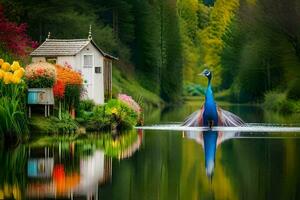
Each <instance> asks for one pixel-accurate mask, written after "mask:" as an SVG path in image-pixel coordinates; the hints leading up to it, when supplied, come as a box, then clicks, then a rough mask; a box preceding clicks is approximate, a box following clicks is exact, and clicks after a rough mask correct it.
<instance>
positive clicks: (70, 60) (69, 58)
mask: <svg viewBox="0 0 300 200" xmlns="http://www.w3.org/2000/svg"><path fill="white" fill-rule="evenodd" d="M56 63H57V64H59V65H62V66H65V63H68V64H69V65H71V66H72V68H73V69H75V70H76V71H78V70H79V69H78V67H79V66H77V65H78V64H77V63H76V60H75V56H58V57H57V60H56Z"/></svg>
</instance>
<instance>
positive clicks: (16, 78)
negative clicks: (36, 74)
mask: <svg viewBox="0 0 300 200" xmlns="http://www.w3.org/2000/svg"><path fill="white" fill-rule="evenodd" d="M10 81H11V82H12V83H14V84H19V83H20V82H21V79H20V78H19V77H17V76H15V75H13V77H11V79H10Z"/></svg>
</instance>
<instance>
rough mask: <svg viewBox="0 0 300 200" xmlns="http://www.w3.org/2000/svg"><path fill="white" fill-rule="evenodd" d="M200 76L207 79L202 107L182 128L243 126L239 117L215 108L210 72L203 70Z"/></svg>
mask: <svg viewBox="0 0 300 200" xmlns="http://www.w3.org/2000/svg"><path fill="white" fill-rule="evenodd" d="M200 75H203V76H205V77H206V78H207V79H208V84H207V88H206V92H205V102H204V105H203V106H202V108H201V109H200V110H198V111H196V112H194V113H192V114H191V115H190V116H189V117H188V118H187V119H186V120H185V121H184V122H183V124H182V126H189V127H199V126H203V127H209V128H212V127H213V126H245V123H244V122H243V120H242V119H241V118H240V117H238V116H236V115H235V114H233V113H231V112H229V111H226V110H223V109H221V108H220V107H218V106H217V104H216V102H215V100H214V94H213V90H212V87H211V80H212V72H211V71H209V70H207V69H205V70H204V71H203V72H202V73H201V74H200Z"/></svg>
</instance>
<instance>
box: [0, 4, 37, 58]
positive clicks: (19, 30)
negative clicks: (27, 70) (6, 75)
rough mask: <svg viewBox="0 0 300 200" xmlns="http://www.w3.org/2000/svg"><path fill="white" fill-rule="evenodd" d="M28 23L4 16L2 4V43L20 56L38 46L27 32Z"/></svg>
mask: <svg viewBox="0 0 300 200" xmlns="http://www.w3.org/2000/svg"><path fill="white" fill-rule="evenodd" d="M26 28H27V25H26V24H25V23H22V24H20V25H18V24H16V23H14V22H10V21H8V20H7V19H6V17H5V16H4V9H3V7H2V6H1V5H0V45H1V47H4V48H5V49H7V50H8V51H10V52H11V53H13V54H15V55H18V56H26V55H27V54H28V53H29V52H30V50H31V49H33V48H35V47H36V46H37V43H36V42H34V41H32V40H31V38H30V37H29V36H28V35H27V34H26Z"/></svg>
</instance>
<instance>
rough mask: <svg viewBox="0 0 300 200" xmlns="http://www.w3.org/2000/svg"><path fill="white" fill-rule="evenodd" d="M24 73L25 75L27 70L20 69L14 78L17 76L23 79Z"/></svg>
mask: <svg viewBox="0 0 300 200" xmlns="http://www.w3.org/2000/svg"><path fill="white" fill-rule="evenodd" d="M24 73H25V70H24V68H22V67H21V68H20V69H18V70H16V71H15V72H14V76H16V77H18V78H22V77H23V75H24Z"/></svg>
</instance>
